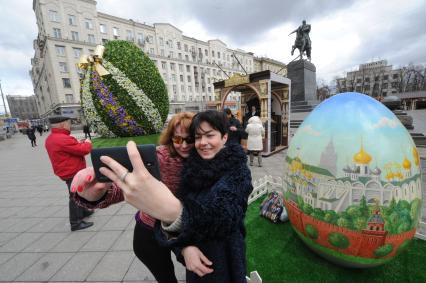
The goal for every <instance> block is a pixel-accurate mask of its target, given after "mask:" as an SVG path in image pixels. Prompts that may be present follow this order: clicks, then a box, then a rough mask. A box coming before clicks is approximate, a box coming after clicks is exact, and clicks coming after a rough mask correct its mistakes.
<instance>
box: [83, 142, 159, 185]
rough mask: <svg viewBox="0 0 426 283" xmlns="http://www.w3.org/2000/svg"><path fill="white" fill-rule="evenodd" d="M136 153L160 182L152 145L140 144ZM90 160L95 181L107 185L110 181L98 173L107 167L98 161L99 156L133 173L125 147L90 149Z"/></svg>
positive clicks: (154, 150)
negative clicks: (107, 158) (106, 157)
mask: <svg viewBox="0 0 426 283" xmlns="http://www.w3.org/2000/svg"><path fill="white" fill-rule="evenodd" d="M137 148H138V151H139V153H140V155H141V157H142V160H143V163H144V165H145V167H146V169H147V170H148V171H149V173H150V174H151V175H152V176H154V177H155V178H156V179H158V180H161V176H160V167H159V165H158V159H157V152H156V149H155V145H154V144H141V145H138V146H137ZM90 156H91V159H92V165H93V169H94V170H95V175H96V180H97V181H98V182H102V183H107V182H111V180H110V179H109V178H108V177H106V176H104V175H102V173H101V172H99V168H100V167H107V165H106V164H104V163H102V161H101V160H100V157H101V156H109V157H111V158H112V159H114V160H115V161H117V162H118V163H120V164H121V165H122V166H123V167H126V168H127V170H129V172H132V171H133V166H132V163H131V162H130V159H129V155H128V153H127V148H126V147H125V146H120V147H107V148H95V149H92V152H91V154H90Z"/></svg>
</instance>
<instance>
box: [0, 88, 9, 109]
mask: <svg viewBox="0 0 426 283" xmlns="http://www.w3.org/2000/svg"><path fill="white" fill-rule="evenodd" d="M0 92H1V99H2V100H3V106H4V114H5V117H8V116H9V114H8V113H7V109H6V103H5V102H4V95H3V89H2V88H1V80H0Z"/></svg>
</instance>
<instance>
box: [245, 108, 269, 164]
mask: <svg viewBox="0 0 426 283" xmlns="http://www.w3.org/2000/svg"><path fill="white" fill-rule="evenodd" d="M246 133H247V134H248V138H247V150H248V151H249V154H250V166H253V159H254V156H257V162H258V164H259V167H262V151H263V139H264V138H265V129H264V128H263V125H262V121H261V120H260V118H259V117H258V116H253V117H251V118H250V119H249V120H248V124H247V127H246Z"/></svg>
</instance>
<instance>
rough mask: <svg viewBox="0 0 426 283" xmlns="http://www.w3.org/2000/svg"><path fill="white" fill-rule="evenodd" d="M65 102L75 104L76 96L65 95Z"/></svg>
mask: <svg viewBox="0 0 426 283" xmlns="http://www.w3.org/2000/svg"><path fill="white" fill-rule="evenodd" d="M65 101H66V102H67V103H74V96H73V95H72V93H67V94H65Z"/></svg>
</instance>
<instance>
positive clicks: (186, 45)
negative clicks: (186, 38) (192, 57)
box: [183, 44, 188, 52]
mask: <svg viewBox="0 0 426 283" xmlns="http://www.w3.org/2000/svg"><path fill="white" fill-rule="evenodd" d="M183 50H185V51H186V52H188V44H184V45H183Z"/></svg>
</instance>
